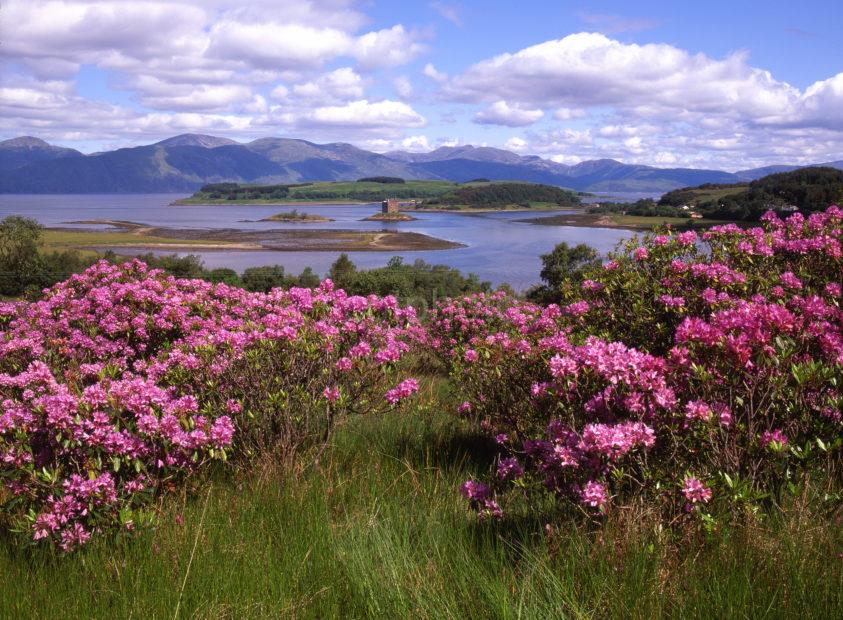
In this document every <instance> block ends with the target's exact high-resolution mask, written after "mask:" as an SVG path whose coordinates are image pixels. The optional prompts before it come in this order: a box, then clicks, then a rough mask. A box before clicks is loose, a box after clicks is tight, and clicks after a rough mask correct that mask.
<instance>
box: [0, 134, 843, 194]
mask: <svg viewBox="0 0 843 620" xmlns="http://www.w3.org/2000/svg"><path fill="white" fill-rule="evenodd" d="M818 165H825V166H832V167H835V168H840V169H843V160H841V161H835V162H829V163H825V164H818ZM798 167H799V166H765V167H763V168H753V169H749V170H741V171H739V172H734V173H732V172H724V171H721V170H703V169H695V168H656V167H653V166H644V165H638V164H624V163H621V162H619V161H615V160H613V159H596V160H590V161H584V162H581V163H579V164H576V165H566V164H560V163H557V162H554V161H551V160H548V159H543V158H541V157H537V156H522V155H518V154H516V153H512V152H510V151H506V150H503V149H497V148H492V147H476V146H454V147H441V148H438V149H436V150H433V151H430V152H429V153H410V152H406V151H392V152H389V153H385V154H379V153H373V152H370V151H366V150H363V149H360V148H357V147H355V146H352V145H351V144H346V143H341V142H337V143H331V144H315V143H313V142H308V141H306V140H297V139H292V138H260V139H258V140H254V141H252V142H248V143H240V142H235V141H234V140H229V139H228V138H219V137H216V136H206V135H200V134H182V135H179V136H174V137H172V138H168V139H166V140H162V141H161V142H157V143H155V144H150V145H146V146H137V147H132V148H122V149H117V150H113V151H104V152H100V153H92V154H90V155H85V154H83V153H81V152H79V151H77V150H74V149H68V148H63V147H59V146H54V145H51V144H48V143H47V142H45V141H43V140H41V139H39V138H33V137H29V136H23V137H19V138H14V139H11V140H5V141H3V142H0V193H17V194H24V193H25V194H75V193H92V194H98V193H154V192H162V193H163V192H193V191H195V190H196V189H198V188H199V187H200V186H202V185H204V184H206V183H216V182H223V181H232V182H238V183H256V184H270V183H302V182H308V181H343V180H354V179H358V178H361V177H366V176H396V177H402V178H405V179H445V180H449V181H456V182H465V181H469V180H471V179H476V178H487V179H491V180H512V181H530V182H534V183H547V184H550V185H558V186H561V187H568V188H571V189H576V190H581V191H589V192H601V191H603V192H649V193H662V192H666V191H669V190H671V189H676V188H679V187H688V186H694V185H699V184H702V183H737V182H743V181H752V180H754V179H757V178H761V177H763V176H766V175H767V174H771V173H773V172H785V171H790V170H794V169H796V168H798Z"/></svg>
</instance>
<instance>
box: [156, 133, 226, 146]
mask: <svg viewBox="0 0 843 620" xmlns="http://www.w3.org/2000/svg"><path fill="white" fill-rule="evenodd" d="M232 144H238V142H235V141H234V140H231V139H229V138H219V137H217V136H207V135H205V134H201V133H183V134H181V135H178V136H173V137H172V138H167V139H166V140H161V142H156V145H157V146H201V147H203V148H206V149H213V148H216V147H218V146H230V145H232Z"/></svg>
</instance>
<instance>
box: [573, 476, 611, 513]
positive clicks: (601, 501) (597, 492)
mask: <svg viewBox="0 0 843 620" xmlns="http://www.w3.org/2000/svg"><path fill="white" fill-rule="evenodd" d="M580 499H581V500H582V502H583V503H584V504H587V505H589V506H591V507H592V508H602V507H603V506H604V505H605V504H606V502H607V501H608V495H607V493H606V486H605V485H603V484H600V483H599V482H594V481H593V480H592V481H589V482H587V483H586V484H585V486H584V487H583V488H582V489H581V490H580Z"/></svg>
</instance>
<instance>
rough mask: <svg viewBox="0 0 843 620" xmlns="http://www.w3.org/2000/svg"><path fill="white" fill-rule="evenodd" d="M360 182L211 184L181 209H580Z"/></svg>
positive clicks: (442, 186) (504, 192)
mask: <svg viewBox="0 0 843 620" xmlns="http://www.w3.org/2000/svg"><path fill="white" fill-rule="evenodd" d="M375 179H380V177H372V178H371V179H361V180H359V181H336V182H325V183H301V184H294V185H239V184H237V183H214V184H211V185H206V186H204V187H202V188H201V189H200V190H199V191H197V192H196V193H195V194H193V196H190V197H189V198H183V199H181V200H177V201H176V202H175V203H174V204H176V205H196V204H201V205H217V204H219V205H224V204H235V205H240V204H288V205H304V204H312V203H318V204H365V203H369V202H380V201H382V200H386V199H387V198H396V199H398V200H399V201H400V202H401V203H402V205H401V206H402V208H403V209H409V210H413V209H419V210H426V211H436V210H444V211H490V210H493V211H499V210H521V211H532V210H540V209H559V208H567V207H576V206H579V204H580V198H579V194H577V193H576V192H574V191H571V190H567V189H562V188H559V187H555V186H553V185H542V184H539V183H525V182H514V181H486V180H483V181H470V182H467V183H454V182H452V181H439V180H424V181H405V180H403V179H392V178H391V177H383V179H389V180H388V181H387V180H383V179H381V180H375Z"/></svg>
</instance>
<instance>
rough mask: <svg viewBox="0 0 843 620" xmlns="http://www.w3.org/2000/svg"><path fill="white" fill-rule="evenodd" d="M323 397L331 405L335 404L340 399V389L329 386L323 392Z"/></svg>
mask: <svg viewBox="0 0 843 620" xmlns="http://www.w3.org/2000/svg"><path fill="white" fill-rule="evenodd" d="M322 397H323V398H324V399H325V400H327V401H328V402H329V403H335V402H337V401H338V400H339V399H340V389H339V388H338V387H337V386H328V387H326V388H325V389H324V390H322Z"/></svg>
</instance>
